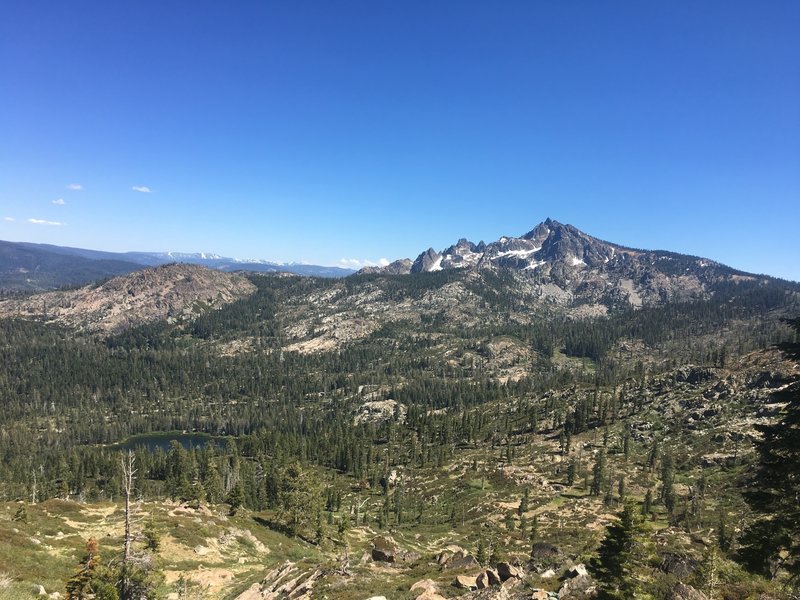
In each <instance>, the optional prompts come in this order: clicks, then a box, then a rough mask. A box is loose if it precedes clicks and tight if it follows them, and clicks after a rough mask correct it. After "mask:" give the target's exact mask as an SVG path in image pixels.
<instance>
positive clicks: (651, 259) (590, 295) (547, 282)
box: [360, 219, 767, 306]
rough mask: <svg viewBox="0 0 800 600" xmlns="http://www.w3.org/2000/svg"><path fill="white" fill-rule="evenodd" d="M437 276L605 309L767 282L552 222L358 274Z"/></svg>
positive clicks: (717, 265)
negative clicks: (490, 277)
mask: <svg viewBox="0 0 800 600" xmlns="http://www.w3.org/2000/svg"><path fill="white" fill-rule="evenodd" d="M439 271H444V272H447V271H463V272H465V273H474V274H475V275H476V276H477V275H486V274H489V273H496V274H499V275H504V276H507V277H512V278H513V279H515V280H517V282H518V286H517V287H520V286H522V287H525V286H533V288H534V289H536V290H537V293H539V294H540V295H542V296H552V297H554V298H555V297H557V296H558V297H563V298H562V299H569V301H575V302H578V303H581V302H599V303H601V304H604V305H606V306H613V305H618V304H619V303H620V302H621V303H622V304H630V305H633V306H643V305H656V304H663V303H665V302H670V301H681V300H694V299H698V298H703V297H706V296H707V295H709V294H711V293H713V290H714V289H715V288H716V287H717V286H718V285H720V284H723V283H726V282H736V281H743V280H749V281H757V280H759V279H767V277H766V276H763V275H754V274H751V273H745V272H743V271H737V270H735V269H732V268H730V267H727V266H725V265H722V264H720V263H718V262H715V261H713V260H709V259H706V258H700V257H696V256H688V255H685V254H678V253H675V252H667V251H662V250H655V251H651V250H639V249H634V248H627V247H625V246H621V245H618V244H613V243H610V242H605V241H602V240H599V239H597V238H595V237H592V236H591V235H588V234H586V233H584V232H583V231H581V230H579V229H577V228H576V227H574V226H572V225H564V224H562V223H559V222H558V221H555V220H553V219H547V220H546V221H544V222H542V223H539V224H538V225H537V226H536V227H534V228H533V229H531V230H530V231H528V232H527V233H525V234H524V235H522V236H520V237H509V236H503V237H501V238H500V239H498V240H497V241H494V242H491V243H489V244H486V243H484V242H482V241H481V242H479V243H477V244H475V243H473V242H470V241H468V240H466V239H460V240H459V241H458V242H457V243H455V244H453V245H452V246H450V247H449V248H446V249H444V250H442V251H441V252H438V251H436V250H434V249H433V248H428V249H427V250H425V251H424V252H422V253H421V254H420V255H419V256H417V258H416V259H415V260H413V261H412V260H411V259H408V258H406V259H401V260H397V261H395V262H393V263H391V264H389V265H388V266H386V267H368V268H365V269H362V270H361V271H360V273H361V274H381V275H394V274H406V273H407V274H415V273H434V272H439Z"/></svg>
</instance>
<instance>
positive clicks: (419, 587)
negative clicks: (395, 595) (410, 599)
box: [410, 579, 437, 593]
mask: <svg viewBox="0 0 800 600" xmlns="http://www.w3.org/2000/svg"><path fill="white" fill-rule="evenodd" d="M436 589H437V588H436V582H435V581H434V580H433V579H420V580H419V581H417V582H416V583H414V584H413V585H412V586H411V588H410V590H411V591H412V592H414V591H416V592H418V593H422V592H427V591H428V590H433V591H436Z"/></svg>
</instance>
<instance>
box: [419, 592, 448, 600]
mask: <svg viewBox="0 0 800 600" xmlns="http://www.w3.org/2000/svg"><path fill="white" fill-rule="evenodd" d="M417 600H445V597H444V596H440V595H439V594H437V593H436V592H431V591H425V592H422V593H421V594H420V595H419V596H417Z"/></svg>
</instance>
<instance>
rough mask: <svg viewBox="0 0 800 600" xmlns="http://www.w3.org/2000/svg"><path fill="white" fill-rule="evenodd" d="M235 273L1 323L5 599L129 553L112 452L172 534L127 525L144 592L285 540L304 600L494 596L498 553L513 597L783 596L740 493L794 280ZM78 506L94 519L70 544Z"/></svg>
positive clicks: (793, 335) (209, 590) (789, 535)
mask: <svg viewBox="0 0 800 600" xmlns="http://www.w3.org/2000/svg"><path fill="white" fill-rule="evenodd" d="M248 279H249V282H248V286H249V288H248V289H251V290H252V291H251V292H250V293H249V294H248V295H243V296H242V297H239V298H238V299H233V298H231V299H230V301H229V303H227V304H226V303H221V304H217V305H215V306H214V307H211V306H210V305H209V306H204V307H201V308H200V309H197V310H195V311H194V312H186V313H182V314H181V315H180V316H179V318H172V319H169V320H154V321H151V322H147V323H144V324H142V325H135V326H132V327H129V328H122V329H114V330H112V331H111V332H110V333H109V332H108V331H107V330H101V329H97V328H95V329H92V328H87V327H85V326H84V325H83V324H81V323H79V322H74V323H64V324H59V323H57V322H54V320H53V319H52V318H45V317H44V316H43V315H41V314H37V313H32V314H29V315H27V316H28V319H27V320H23V319H22V318H20V316H14V315H9V316H8V317H7V318H4V319H2V320H0V364H2V365H3V366H2V370H1V371H0V398H2V403H3V409H2V411H0V457H1V460H0V500H2V501H3V502H4V503H5V504H4V505H3V506H2V510H0V535H2V536H6V537H5V539H6V540H7V541H8V542H9V543H7V544H3V545H2V546H3V547H2V548H0V573H5V574H6V575H7V577H8V578H9V583H8V585H7V589H8V590H10V591H9V593H12V592H13V593H19V594H22V591H21V590H23V589H26V590H27V589H29V588H30V586H31V585H33V584H38V583H42V578H45V580H46V581H47V584H46V587H47V591H48V592H50V591H61V592H62V593H63V592H64V589H65V588H64V587H63V586H62V587H61V588H60V589H59V588H58V587H57V586H58V585H59V583H58V582H59V581H64V582H65V581H66V580H67V579H68V578H69V577H71V576H72V575H73V573H74V572H75V570H76V569H77V568H78V565H79V563H81V561H82V560H83V559H82V558H81V557H82V556H84V555H85V556H89V557H91V556H92V552H99V553H102V555H103V556H105V557H106V558H107V560H106V562H105V563H103V564H106V565H109V564H110V565H111V566H108V567H104V568H107V569H111V571H108V572H105V575H104V574H103V570H102V569H100V570H98V572H97V573H96V574H91V573H90V574H88V575H86V577H87V581H89V579H91V577H95V580H96V583H97V585H100V583H102V582H103V581H106V582H108V581H112V580H113V573H112V575H109V573H110V572H113V569H115V568H117V567H118V566H119V565H120V564H123V565H126V564H127V565H128V566H127V567H126V568H132V567H131V566H130V565H131V564H132V563H130V562H127V563H126V562H124V561H123V562H118V561H116V556H117V555H118V554H119V553H121V552H122V548H123V542H124V537H125V536H124V535H123V534H122V533H121V532H120V530H119V529H118V526H121V525H120V523H121V521H119V519H121V518H122V507H121V505H120V504H118V503H119V501H120V499H121V498H122V497H123V496H124V495H125V494H124V492H125V491H126V485H125V484H126V477H125V475H126V474H125V472H124V469H123V464H124V461H123V460H122V459H123V457H127V456H128V454H127V450H129V449H132V450H133V457H134V460H135V478H134V479H133V490H132V496H133V499H134V500H137V501H138V503H139V504H138V508H137V510H138V511H139V515H140V516H139V520H138V523H139V524H138V525H137V527H139V528H140V529H142V530H144V528H145V527H146V526H147V527H150V533H149V534H148V535H149V536H150V538H153V539H155V538H159V537H160V538H164V539H165V540H166V548H168V550H164V546H159V544H156V543H155V542H147V543H145V542H144V541H136V542H135V545H136V551H137V552H139V553H140V555H141V556H144V555H145V554H147V556H148V557H149V558H148V560H147V561H145V562H143V563H141V564H140V563H136V564H137V565H138V566H137V568H141V569H143V570H144V571H146V573H147V575H146V577H145V576H144V575H142V577H145V579H146V580H147V581H146V582H145V583H142V588H141V590H143V591H141V594H144V595H145V596H147V594H150V595H153V597H156V596H158V597H160V596H159V595H166V594H168V593H182V594H184V595H183V596H180V597H203V596H205V597H208V598H228V597H230V598H233V597H236V596H237V595H238V594H241V593H244V592H245V591H246V590H248V589H249V590H250V592H251V593H252V594H256V595H251V596H243V597H252V598H255V597H259V598H261V597H264V598H266V597H280V595H278V596H269V595H268V593H271V592H269V591H268V588H269V587H270V585H271V584H272V583H274V584H275V585H277V582H279V581H284V580H283V579H281V578H282V577H284V576H283V575H281V574H280V567H281V565H283V564H284V563H283V562H282V561H287V560H288V561H290V562H291V563H292V565H294V566H293V567H292V568H294V569H299V571H298V573H300V574H302V575H303V577H302V578H301V579H302V580H303V581H305V580H306V579H307V580H308V581H309V582H310V583H309V590H310V591H308V593H309V594H312V595H313V597H329V598H334V597H335V598H367V597H369V596H371V595H375V594H379V593H380V594H381V595H385V596H386V597H392V598H396V597H402V598H411V597H415V596H417V595H418V593H420V592H419V589H417V590H416V592H414V593H412V592H411V591H410V587H411V585H412V584H414V583H415V582H416V581H418V580H423V579H430V580H431V584H430V586H429V587H430V589H428V590H427V591H426V592H424V593H428V594H429V596H427V598H428V599H429V600H430V599H431V598H435V597H437V596H446V597H451V596H456V595H461V594H465V593H468V591H469V590H468V588H470V587H482V584H481V581H482V579H481V577H483V580H485V582H486V586H487V587H488V588H490V589H492V588H493V586H491V585H489V584H490V583H491V581H490V580H491V578H492V577H493V576H494V571H492V569H493V568H497V569H498V571H502V569H505V568H506V567H505V566H504V567H497V565H498V564H502V565H506V566H508V567H510V568H512V569H513V575H509V576H508V577H506V578H505V579H507V580H508V581H510V582H512V583H514V585H513V586H512V585H511V583H508V584H507V585H505V587H503V588H499V587H497V586H494V587H496V588H497V589H503V590H506V591H505V592H504V593H506V594H511V595H512V596H513V597H516V596H514V594H517V595H519V597H527V598H529V597H531V594H534V593H540V592H535V591H534V590H537V589H539V590H544V592H541V594H544V596H538V597H542V598H543V597H546V595H547V591H553V592H558V591H559V590H561V594H560V597H584V596H586V595H587V594H588V595H591V594H592V593H599V594H601V595H604V596H609V597H611V596H613V597H620V598H629V597H632V594H634V593H635V594H636V596H637V597H653V598H667V597H675V596H674V595H673V594H676V593H678V592H677V591H676V590H683V588H681V587H680V586H684V587H685V588H687V589H691V593H699V592H697V590H702V591H703V592H704V593H705V594H706V595H707V596H708V597H726V598H748V597H756V596H758V595H759V594H769V595H771V596H772V597H778V596H781V595H787V594H790V593H792V592H791V591H790V587H786V586H787V585H791V583H790V582H789V580H788V576H789V574H791V573H794V572H795V571H796V556H797V548H796V545H793V544H796V540H797V538H796V536H797V535H798V528H797V524H796V523H793V522H791V521H790V522H788V523H786V524H785V530H786V534H785V536H784V537H782V538H780V539H778V538H775V539H770V538H769V536H764V535H761V536H760V537H759V536H757V535H756V534H755V533H754V532H756V531H757V530H756V529H754V528H753V527H752V525H753V524H758V523H763V518H761V519H762V520H759V519H760V518H757V517H758V515H757V511H759V510H766V511H767V513H768V512H769V511H771V510H783V509H782V508H776V506H778V505H775V504H770V503H768V502H767V503H763V502H762V503H761V504H758V502H755V503H754V502H751V495H752V494H751V492H753V491H754V490H758V489H759V485H760V484H759V481H758V480H755V479H753V474H756V475H759V473H763V470H762V471H759V470H754V469H753V467H754V466H755V465H757V464H759V461H761V460H763V456H764V452H765V450H764V448H763V447H762V446H759V444H760V441H759V440H760V439H761V435H762V433H760V432H771V431H773V430H772V429H769V428H770V427H773V426H774V423H776V422H778V421H779V420H780V419H782V418H784V419H785V418H786V417H785V416H784V415H785V412H784V410H785V408H784V407H785V403H786V401H787V398H786V397H785V394H787V393H788V394H789V397H788V401H789V402H790V406H792V404H791V403H792V402H795V403H796V386H797V383H796V382H797V380H798V376H800V372H798V367H797V364H796V356H794V355H784V354H782V353H781V351H780V350H778V349H776V348H775V344H778V343H784V344H786V343H788V344H791V343H796V341H797V335H798V332H797V330H796V322H795V327H794V328H793V327H792V326H791V324H787V323H786V322H785V321H784V319H787V318H793V317H795V316H796V315H797V314H798V309H799V308H800V289H798V286H797V285H795V284H791V283H787V282H781V281H777V280H772V279H769V278H755V277H753V278H742V279H738V280H722V281H719V282H716V283H714V285H713V287H712V288H709V289H708V290H707V293H704V294H703V295H702V296H700V297H692V298H686V299H684V300H677V301H670V302H663V303H650V304H648V305H646V306H643V307H635V306H633V305H632V304H631V303H630V302H623V301H619V302H611V303H610V304H608V305H604V306H605V308H604V310H603V311H594V312H592V311H589V312H587V311H586V308H585V307H586V306H589V304H586V303H584V304H579V303H577V302H571V303H570V302H566V301H561V300H559V301H554V300H552V299H548V298H542V297H541V296H540V295H537V293H536V290H535V286H534V284H535V282H534V283H529V284H528V287H526V285H525V284H524V282H522V283H520V282H521V281H522V280H521V279H520V278H519V277H518V276H516V275H514V274H509V273H507V272H504V271H502V270H498V271H495V270H489V271H485V272H482V273H479V274H478V275H476V274H475V273H471V272H467V271H458V270H443V271H438V272H431V273H419V274H416V275H411V276H408V275H391V274H382V273H378V274H363V275H357V276H353V277H350V278H347V279H344V280H330V279H315V278H306V277H297V276H283V275H258V274H253V275H249V276H248ZM787 390H789V392H787ZM792 390H794V391H792ZM781 394H784V396H781ZM792 394H794V396H792ZM792 423H793V422H792ZM787 426H788V425H787ZM791 426H792V427H795V426H796V425H791ZM159 432H171V433H170V434H168V435H164V436H161V437H158V436H154V435H151V434H155V433H159ZM181 434H182V435H181ZM188 434H194V435H188ZM200 434H205V435H200ZM173 438H174V439H175V440H176V441H172V442H171V443H170V442H169V440H170V439H173ZM770 439H771V438H770ZM159 440H160V441H159ZM179 440H183V443H181V441H179ZM793 456H794V455H793ZM792 460H795V459H794V458H793V459H792ZM759 476H760V475H759ZM786 477H787V478H791V477H792V475H790V474H787V475H786ZM165 503H166V504H165ZM751 507H752V508H751ZM92 511H95V512H94V513H92ZM97 511H101V512H102V511H105V512H103V515H104V516H103V522H104V523H106V522H107V523H108V528H109V531H111V532H112V533H109V536H110V537H108V538H102V539H100V542H99V543H100V549H94V550H91V549H90V550H89V551H88V554H87V553H86V552H87V551H86V542H87V540H88V538H90V537H92V536H94V537H96V536H97V535H98V532H99V530H98V531H95V528H93V527H89V526H88V525H87V526H84V525H81V523H86V522H88V521H91V518H90V517H89V516H88V515H91V514H95V515H98V514H100V513H99V512H97ZM754 511H756V512H754ZM617 514H620V515H621V521H618V520H617V517H616V515H617ZM114 515H117V516H116V517H115V516H114ZM142 515H147V517H146V518H145V517H143V516H142ZM184 517H185V518H184ZM767 517H768V514H767ZM59 519H66V521H64V523H66V522H67V521H68V522H69V524H68V525H64V524H63V523H62V524H59V523H60V522H59ZM115 519H117V520H116V521H115ZM192 519H194V522H193V521H192ZM226 520H230V521H229V524H230V526H228V525H225V524H224V523H225V522H226ZM114 523H116V525H114ZM178 524H179V525H180V529H176V527H178ZM609 526H610V527H609ZM226 527H228V528H230V527H233V528H234V529H235V530H236V531H237V532H239V533H236V534H233V538H235V539H237V540H239V541H237V542H236V544H239V545H235V544H234V545H225V544H222V543H221V542H220V540H221V539H222V538H223V537H224V536H226V535H230V534H228V533H226V529H225V528H226ZM607 527H608V530H607V531H608V533H606V528H607ZM57 531H58V532H60V536H59V534H58V533H56V532H57ZM245 531H246V532H248V533H246V534H245V533H244V532H245ZM237 536H238V537H237ZM243 536H244V537H243ZM247 536H252V537H253V539H254V540H255V541H252V540H251V541H249V542H243V541H241V540H242V539H250V538H249V537H247ZM793 536H794V537H793ZM145 537H147V536H145ZM150 538H147V539H150ZM233 538H231V539H233ZM31 539H35V540H38V543H36V542H29V541H26V540H31ZM141 539H142V540H144V539H145V538H141ZM137 540H138V538H137ZM43 541H44V543H42V542H43ZM242 544H243V545H242ZM632 544H633V545H632ZM248 545H249V546H248ZM260 545H261V546H260ZM145 546H146V548H145ZM262 546H263V548H265V550H263V551H261V550H259V548H261V547H262ZM159 548H161V549H159ZM198 548H205V549H206V550H208V548H211V549H212V550H213V551H212V552H211V553H210V554H208V558H206V556H207V553H204V552H205V551H201V550H198ZM248 548H249V550H248ZM632 548H634V549H632ZM754 552H755V553H757V554H758V553H760V554H759V555H760V556H762V558H763V559H764V560H762V562H761V563H758V564H755V563H754V561H753V560H752V556H753V553H754ZM362 555H363V557H362ZM23 559H24V560H23ZM240 559H242V561H240ZM86 560H89V562H91V560H90V559H86ZM24 561H34V562H35V561H43V562H47V561H52V562H51V564H52V568H51V569H49V570H48V572H47V573H43V572H41V570H37V569H34V568H33V567H30V566H29V567H20V565H23V564H27V563H25V562H24ZM459 561H460V562H459ZM792 561H795V562H792ZM95 562H97V561H95ZM145 563H146V564H145ZM83 564H84V565H85V564H88V563H87V562H85V561H84V563H83ZM98 564H99V563H98ZM115 565H117V566H115ZM575 565H578V566H577V567H575ZM581 565H588V571H589V572H588V573H586V572H584V567H583V566H581ZM201 567H204V568H206V569H207V568H212V569H217V570H218V571H219V572H220V573H221V572H223V571H224V572H225V573H227V575H225V576H224V577H222V578H221V579H220V580H213V581H211V580H209V579H208V577H204V576H202V571H203V568H201ZM487 568H489V569H490V571H491V573H490V574H489V575H487V574H486V573H488V571H486V569H487ZM572 568H575V569H577V571H576V574H574V575H575V576H570V573H571V571H569V569H572ZM270 569H273V574H272V577H273V581H270V580H269V579H270V576H268V575H267V573H268V571H269V570H270ZM747 569H750V571H748V570H747ZM317 570H319V573H316V571H317ZM93 573H94V572H93ZM565 573H566V574H567V578H566V579H564V580H562V579H560V577H561V576H562V575H564V574H565ZM478 574H482V575H481V577H478V576H477V575H478ZM90 576H91V577H90ZM456 576H459V578H461V580H460V583H458V585H459V586H461V587H460V588H457V587H455V586H453V585H451V584H452V583H453V582H454V581H455V582H458V581H459V579H458V578H456ZM37 578H39V579H37ZM104 578H105V579H104ZM470 578H471V579H470ZM145 579H143V580H142V581H145ZM181 582H182V583H181ZM787 582H788V583H787ZM312 584H313V585H312ZM64 585H66V584H64ZM76 585H77V584H76ZM87 585H88V584H87ZM181 585H183V586H184V587H183V588H182V590H183V591H181V588H180V586H181ZM26 586H27V587H26ZM251 586H253V587H252V588H251ZM689 586H691V587H689ZM112 587H113V586H112ZM51 588H52V589H51ZM465 588H466V589H465ZM694 588H696V589H694ZM187 590H189V591H187ZM684 591H685V590H684ZM189 592H191V594H195V596H191V595H188V594H189ZM495 592H496V590H495ZM87 593H88V592H87ZM111 593H112V592H109V594H111ZM116 593H119V590H116ZM137 593H139V592H137ZM286 593H287V594H288V593H289V592H286ZM687 593H688V592H687ZM525 594H527V595H525ZM300 595H301V593H300V592H298V594H297V596H300ZM297 596H293V597H297ZM19 597H23V596H22V595H20V596H19ZM75 597H88V596H75ZM109 597H111V596H109ZM130 597H133V596H130ZM498 597H499V596H498ZM685 597H695V596H685Z"/></svg>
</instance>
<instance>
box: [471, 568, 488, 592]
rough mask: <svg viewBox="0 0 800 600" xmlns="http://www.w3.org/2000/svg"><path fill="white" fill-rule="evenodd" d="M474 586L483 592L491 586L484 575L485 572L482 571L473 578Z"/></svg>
mask: <svg viewBox="0 0 800 600" xmlns="http://www.w3.org/2000/svg"><path fill="white" fill-rule="evenodd" d="M475 585H476V586H477V588H478V589H479V590H485V589H486V588H488V587H489V586H490V585H492V584H491V583H489V576H488V575H487V574H486V571H483V572H481V573H479V574H478V576H477V577H476V578H475Z"/></svg>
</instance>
